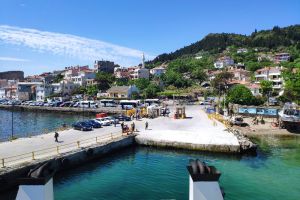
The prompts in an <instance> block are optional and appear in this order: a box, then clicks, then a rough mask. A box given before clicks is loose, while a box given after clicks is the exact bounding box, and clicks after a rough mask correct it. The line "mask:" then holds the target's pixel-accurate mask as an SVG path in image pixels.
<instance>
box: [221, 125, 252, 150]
mask: <svg viewBox="0 0 300 200" xmlns="http://www.w3.org/2000/svg"><path fill="white" fill-rule="evenodd" d="M227 131H228V132H230V133H232V134H234V135H235V136H236V137H237V139H238V141H239V144H240V153H256V150H257V144H255V143H253V142H252V141H251V140H250V139H249V138H248V137H247V136H245V135H244V134H243V133H242V131H240V130H237V129H233V128H228V129H227Z"/></svg>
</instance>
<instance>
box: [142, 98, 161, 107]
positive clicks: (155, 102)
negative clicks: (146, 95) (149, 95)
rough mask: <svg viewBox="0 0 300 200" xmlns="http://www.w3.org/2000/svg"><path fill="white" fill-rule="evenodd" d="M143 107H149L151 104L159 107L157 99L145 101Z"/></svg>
mask: <svg viewBox="0 0 300 200" xmlns="http://www.w3.org/2000/svg"><path fill="white" fill-rule="evenodd" d="M144 102H145V105H148V106H151V105H152V104H157V105H159V104H160V102H159V99H145V101H144Z"/></svg>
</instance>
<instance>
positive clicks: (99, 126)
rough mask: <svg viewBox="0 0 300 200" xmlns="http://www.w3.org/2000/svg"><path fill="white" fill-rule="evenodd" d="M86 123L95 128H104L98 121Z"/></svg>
mask: <svg viewBox="0 0 300 200" xmlns="http://www.w3.org/2000/svg"><path fill="white" fill-rule="evenodd" d="M85 122H86V123H88V124H90V125H91V126H92V127H93V128H101V127H102V124H101V123H100V122H98V121H97V120H92V119H90V120H87V121H85Z"/></svg>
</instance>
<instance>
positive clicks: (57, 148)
mask: <svg viewBox="0 0 300 200" xmlns="http://www.w3.org/2000/svg"><path fill="white" fill-rule="evenodd" d="M56 152H57V154H59V146H57V147H56Z"/></svg>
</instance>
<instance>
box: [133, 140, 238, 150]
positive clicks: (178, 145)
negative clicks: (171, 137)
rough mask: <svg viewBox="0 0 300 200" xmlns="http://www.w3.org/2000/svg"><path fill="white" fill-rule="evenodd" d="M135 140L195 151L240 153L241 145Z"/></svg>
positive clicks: (156, 145) (139, 142)
mask: <svg viewBox="0 0 300 200" xmlns="http://www.w3.org/2000/svg"><path fill="white" fill-rule="evenodd" d="M135 141H136V143H137V144H139V145H143V146H154V147H163V148H175V149H187V150H195V151H207V152H217V153H240V145H228V144H226V145H217V144H196V143H188V142H174V141H166V140H160V141H157V140H151V139H149V138H142V137H136V138H135Z"/></svg>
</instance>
